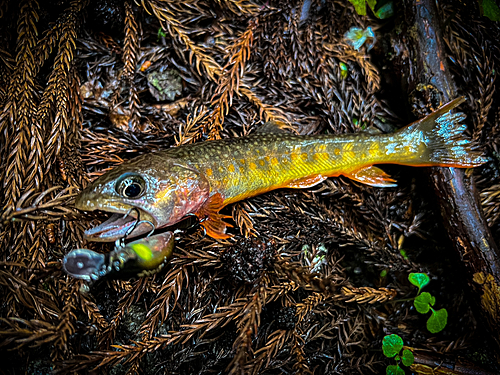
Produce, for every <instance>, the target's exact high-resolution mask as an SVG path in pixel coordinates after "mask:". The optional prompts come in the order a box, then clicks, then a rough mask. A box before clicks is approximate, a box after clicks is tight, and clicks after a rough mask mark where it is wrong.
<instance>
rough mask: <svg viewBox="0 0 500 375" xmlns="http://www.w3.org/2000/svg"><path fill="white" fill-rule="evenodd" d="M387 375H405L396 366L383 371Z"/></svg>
mask: <svg viewBox="0 0 500 375" xmlns="http://www.w3.org/2000/svg"><path fill="white" fill-rule="evenodd" d="M385 373H386V374H387V375H405V371H404V370H403V369H402V368H401V367H399V366H398V365H390V366H387V368H386V369H385Z"/></svg>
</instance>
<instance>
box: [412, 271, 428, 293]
mask: <svg viewBox="0 0 500 375" xmlns="http://www.w3.org/2000/svg"><path fill="white" fill-rule="evenodd" d="M408 280H409V281H410V283H412V284H413V285H415V286H416V287H417V288H418V292H419V293H420V290H421V289H422V288H423V287H424V286H426V285H427V284H429V281H430V279H429V276H427V275H426V274H425V273H410V275H409V276H408Z"/></svg>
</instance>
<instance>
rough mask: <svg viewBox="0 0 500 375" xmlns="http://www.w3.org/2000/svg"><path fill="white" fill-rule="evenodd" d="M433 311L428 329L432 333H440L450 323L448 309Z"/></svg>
mask: <svg viewBox="0 0 500 375" xmlns="http://www.w3.org/2000/svg"><path fill="white" fill-rule="evenodd" d="M431 310H432V315H431V316H430V318H429V320H427V329H428V330H429V332H431V333H438V332H440V331H442V330H443V328H444V327H446V323H448V311H446V309H441V310H437V311H435V310H434V309H431Z"/></svg>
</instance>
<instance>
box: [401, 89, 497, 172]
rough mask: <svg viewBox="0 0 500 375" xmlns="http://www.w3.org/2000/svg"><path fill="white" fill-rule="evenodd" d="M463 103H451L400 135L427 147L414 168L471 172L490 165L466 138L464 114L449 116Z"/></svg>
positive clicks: (454, 101) (458, 100)
mask: <svg viewBox="0 0 500 375" xmlns="http://www.w3.org/2000/svg"><path fill="white" fill-rule="evenodd" d="M464 101H465V99H464V97H463V96H462V97H460V98H457V99H455V100H452V101H451V102H449V103H447V104H445V105H443V106H442V107H440V108H438V109H437V110H436V111H434V112H432V113H431V114H429V115H427V116H426V117H424V118H422V119H420V120H418V121H416V122H414V123H412V124H410V125H408V126H407V127H406V128H403V129H402V130H401V131H400V133H401V135H402V136H403V137H405V138H409V139H410V140H411V142H412V143H413V144H415V143H416V144H422V143H423V144H425V147H426V149H425V151H424V152H423V153H418V154H419V155H418V158H417V159H416V160H415V161H414V162H412V163H411V164H414V165H421V166H424V165H436V166H448V167H457V168H469V167H477V166H479V165H481V164H483V163H485V162H487V161H488V159H487V158H486V157H484V156H483V153H482V152H481V151H479V150H476V149H474V147H473V144H472V143H471V141H470V140H469V139H467V138H465V137H464V135H463V132H464V131H465V130H466V128H467V125H465V124H463V123H461V121H463V120H464V119H465V114H463V113H461V112H458V113H451V112H450V111H451V110H452V109H453V108H455V107H457V106H458V105H460V104H462V103H463V102H464Z"/></svg>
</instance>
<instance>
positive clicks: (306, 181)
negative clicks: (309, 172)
mask: <svg viewBox="0 0 500 375" xmlns="http://www.w3.org/2000/svg"><path fill="white" fill-rule="evenodd" d="M327 178H328V177H326V176H323V175H320V174H317V175H314V176H308V177H304V178H298V179H296V180H293V181H292V182H290V183H288V184H286V185H285V186H284V187H287V188H292V189H305V188H308V187H312V186H314V185H317V184H319V183H320V182H323V181H325V180H326V179H327Z"/></svg>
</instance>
